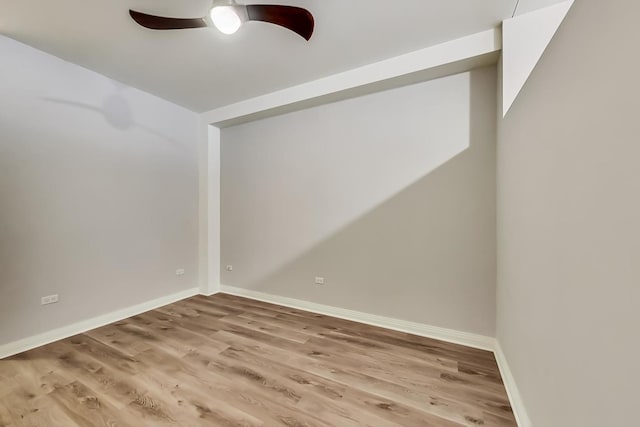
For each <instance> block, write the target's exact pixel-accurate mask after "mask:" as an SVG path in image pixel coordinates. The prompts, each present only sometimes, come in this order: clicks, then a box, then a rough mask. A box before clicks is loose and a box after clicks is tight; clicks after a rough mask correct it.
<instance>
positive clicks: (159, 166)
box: [0, 37, 198, 344]
mask: <svg viewBox="0 0 640 427" xmlns="http://www.w3.org/2000/svg"><path fill="white" fill-rule="evenodd" d="M0 58H2V60H1V61H2V65H1V66H0V344H5V343H8V342H11V341H14V340H18V339H21V338H25V337H29V336H31V335H34V334H37V333H40V332H45V331H49V330H51V329H54V328H57V327H61V326H66V325H69V324H71V323H74V322H77V321H80V320H84V319H88V318H91V317H94V316H98V315H100V314H105V313H108V312H111V311H114V310H117V309H120V308H124V307H128V306H131V305H134V304H137V303H141V302H145V301H148V300H151V299H154V298H158V297H161V296H165V295H168V294H171V293H175V292H178V291H181V290H184V289H188V288H192V287H195V286H197V247H198V243H197V239H198V235H197V232H198V230H197V218H198V176H197V156H196V119H197V116H196V115H195V114H193V113H191V112H189V111H187V110H185V109H183V108H180V107H177V106H175V105H173V104H170V103H168V102H166V101H163V100H160V99H158V98H156V97H153V96H151V95H148V94H145V93H143V92H140V91H138V90H135V89H132V88H128V87H125V86H122V85H119V84H118V83H116V82H114V81H112V80H110V79H108V78H106V77H104V76H101V75H98V74H96V73H93V72H90V71H87V70H86V69H83V68H81V67H78V66H75V65H72V64H69V63H67V62H64V61H62V60H60V59H57V58H55V57H52V56H50V55H47V54H44V53H42V52H39V51H37V50H35V49H32V48H30V47H27V46H25V45H22V44H19V43H17V42H15V41H13V40H10V39H8V38H5V37H0ZM177 268H184V269H185V270H186V274H185V275H184V276H181V277H177V276H176V274H175V270H176V269H177ZM56 293H57V294H59V296H60V302H59V303H57V304H53V305H47V306H41V305H40V297H42V296H45V295H49V294H56Z"/></svg>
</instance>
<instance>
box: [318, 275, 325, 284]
mask: <svg viewBox="0 0 640 427" xmlns="http://www.w3.org/2000/svg"><path fill="white" fill-rule="evenodd" d="M316 285H324V277H318V276H316Z"/></svg>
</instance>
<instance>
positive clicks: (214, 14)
mask: <svg viewBox="0 0 640 427" xmlns="http://www.w3.org/2000/svg"><path fill="white" fill-rule="evenodd" d="M210 15H211V21H213V25H215V26H216V28H217V29H218V30H220V32H221V33H224V34H233V33H235V32H236V31H238V28H240V26H241V25H242V20H240V17H239V16H238V13H237V12H236V10H235V8H234V7H233V6H216V7H214V8H213V9H211V13H210Z"/></svg>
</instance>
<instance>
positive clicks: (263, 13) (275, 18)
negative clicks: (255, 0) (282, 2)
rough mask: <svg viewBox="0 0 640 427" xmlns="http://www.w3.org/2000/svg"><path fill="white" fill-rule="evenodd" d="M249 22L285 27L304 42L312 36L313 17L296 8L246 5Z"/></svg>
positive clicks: (305, 11)
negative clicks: (299, 36)
mask: <svg viewBox="0 0 640 427" xmlns="http://www.w3.org/2000/svg"><path fill="white" fill-rule="evenodd" d="M246 7H247V15H248V17H249V21H263V22H269V23H271V24H276V25H280V26H281V27H285V28H287V29H289V30H291V31H293V32H295V33H297V34H299V35H301V36H302V37H304V38H305V39H306V40H309V39H310V38H311V35H312V34H313V27H314V20H313V15H312V14H311V12H309V11H308V10H307V9H303V8H301V7H296V6H278V5H270V4H251V5H249V4H248V5H247V6H246Z"/></svg>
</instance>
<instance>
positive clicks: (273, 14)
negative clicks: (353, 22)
mask: <svg viewBox="0 0 640 427" xmlns="http://www.w3.org/2000/svg"><path fill="white" fill-rule="evenodd" d="M129 14H130V15H131V17H132V18H133V20H134V21H136V22H137V23H138V24H140V25H142V26H143V27H146V28H151V29H152V30H182V29H186V28H203V27H211V26H215V27H216V28H217V29H218V30H220V32H222V33H224V34H233V33H235V32H236V31H238V29H239V28H240V26H241V25H242V24H243V23H245V22H248V21H262V22H268V23H270V24H275V25H279V26H281V27H284V28H287V29H289V30H291V31H293V32H295V33H297V34H298V35H300V36H302V37H304V38H305V39H306V40H309V39H310V38H311V35H312V34H313V27H314V19H313V15H312V14H311V12H309V11H308V10H306V9H303V8H301V7H296V6H284V5H270V4H247V5H244V4H237V3H236V1H235V0H213V5H212V6H211V9H210V10H209V14H208V15H207V16H205V17H202V18H171V17H165V16H155V15H148V14H146V13H142V12H137V11H135V10H129Z"/></svg>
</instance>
